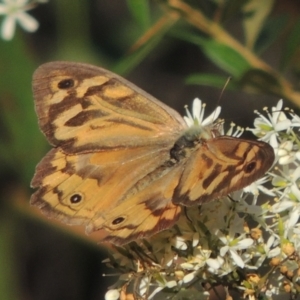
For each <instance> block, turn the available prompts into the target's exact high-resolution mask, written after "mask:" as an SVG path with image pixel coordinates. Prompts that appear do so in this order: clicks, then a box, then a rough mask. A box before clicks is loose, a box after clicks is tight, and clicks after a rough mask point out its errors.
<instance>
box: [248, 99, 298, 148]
mask: <svg viewBox="0 0 300 300" xmlns="http://www.w3.org/2000/svg"><path fill="white" fill-rule="evenodd" d="M282 103H283V102H282V100H279V101H278V103H277V106H276V107H272V113H270V112H269V111H268V110H267V109H265V111H266V113H267V117H265V116H264V115H263V114H260V113H259V112H257V111H256V113H257V114H258V116H259V117H258V118H256V119H255V120H254V127H255V128H253V129H250V128H248V129H247V130H249V131H252V133H253V134H254V135H256V136H258V137H260V139H261V140H262V141H265V142H270V144H271V145H272V146H273V148H277V146H278V141H277V136H278V132H280V131H285V130H287V129H289V128H290V126H291V124H292V122H291V120H289V119H288V118H287V117H286V114H285V113H284V112H283V111H281V109H282Z"/></svg>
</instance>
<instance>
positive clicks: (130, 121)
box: [31, 62, 274, 245]
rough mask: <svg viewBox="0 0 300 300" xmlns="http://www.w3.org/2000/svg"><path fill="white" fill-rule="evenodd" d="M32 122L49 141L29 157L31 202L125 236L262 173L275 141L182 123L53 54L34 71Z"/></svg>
mask: <svg viewBox="0 0 300 300" xmlns="http://www.w3.org/2000/svg"><path fill="white" fill-rule="evenodd" d="M33 94H34V99H35V109H36V113H37V115H38V121H39V126H40V128H41V130H42V132H43V133H44V135H45V136H46V138H47V139H48V141H49V142H50V144H51V145H52V146H53V148H52V149H51V150H50V151H49V152H48V154H47V155H46V156H45V157H44V158H43V159H42V160H41V162H40V163H39V164H38V165H37V167H36V172H35V175H34V178H33V179H32V183H31V186H32V187H33V188H37V190H36V191H35V192H34V194H33V195H32V197H31V204H33V205H35V206H37V207H39V208H40V209H41V210H42V212H43V213H44V214H45V215H47V216H48V217H51V218H56V219H59V220H61V221H62V222H65V223H67V224H70V225H84V226H85V227H86V232H87V233H91V232H93V231H96V230H100V229H104V230H105V231H106V232H107V237H106V238H104V240H103V241H107V242H111V243H113V244H116V245H124V244H126V243H129V242H131V241H134V240H137V239H140V238H145V237H149V236H152V235H154V234H155V233H157V232H159V231H162V230H164V229H167V228H170V227H171V226H172V225H174V224H175V223H176V221H177V220H178V219H179V216H180V214H181V211H182V209H183V207H184V206H197V205H201V204H202V203H205V202H208V201H211V200H214V199H216V198H220V197H222V196H226V195H227V194H229V193H231V192H233V191H236V190H239V189H242V188H243V187H245V186H247V185H249V184H250V183H252V182H253V181H255V180H257V179H258V178H260V177H262V176H263V175H264V174H265V173H266V172H267V170H268V169H269V168H270V167H271V165H272V163H273V161H274V151H273V148H272V147H271V146H270V145H269V144H267V143H265V142H262V141H252V140H246V139H241V138H236V137H231V136H225V135H221V134H220V130H218V128H217V126H216V125H214V124H211V125H208V126H200V125H194V126H192V127H188V126H187V124H186V123H185V121H184V119H183V118H182V117H181V116H180V115H179V114H178V113H177V112H176V111H174V110H173V109H172V108H170V107H169V106H167V105H165V104H164V103H162V102H160V101H158V100H157V99H155V98H154V97H152V96H150V95H149V94H147V93H146V92H144V91H142V90H141V89H139V88H138V87H136V86H135V85H133V84H132V83H130V82H128V81H126V80H125V79H123V78H122V77H119V76H118V75H116V74H114V73H111V72H109V71H107V70H105V69H102V68H98V67H95V66H92V65H87V64H81V63H74V62H50V63H46V64H44V65H42V66H40V67H39V68H38V69H37V70H36V71H35V73H34V75H33Z"/></svg>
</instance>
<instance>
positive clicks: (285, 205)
mask: <svg viewBox="0 0 300 300" xmlns="http://www.w3.org/2000/svg"><path fill="white" fill-rule="evenodd" d="M293 206H294V202H293V201H288V200H284V201H280V202H279V203H275V204H274V205H273V206H272V208H271V210H272V212H274V213H280V212H282V211H284V210H287V209H289V208H291V207H293Z"/></svg>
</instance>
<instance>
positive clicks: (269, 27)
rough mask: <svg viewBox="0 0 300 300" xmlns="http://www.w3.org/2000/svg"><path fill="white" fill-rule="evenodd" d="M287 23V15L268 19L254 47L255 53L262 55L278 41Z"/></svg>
mask: <svg viewBox="0 0 300 300" xmlns="http://www.w3.org/2000/svg"><path fill="white" fill-rule="evenodd" d="M287 22H288V18H287V16H286V15H281V16H278V17H274V18H270V19H268V20H267V21H266V23H265V26H264V27H263V29H262V30H261V32H260V34H259V36H258V38H257V41H256V44H255V46H254V51H255V53H262V52H263V51H264V50H265V49H267V48H268V47H269V46H270V45H271V44H272V43H273V42H274V41H275V40H276V39H278V37H279V35H280V33H281V32H282V31H283V29H284V27H285V25H286V23H287Z"/></svg>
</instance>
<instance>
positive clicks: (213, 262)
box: [206, 258, 221, 270]
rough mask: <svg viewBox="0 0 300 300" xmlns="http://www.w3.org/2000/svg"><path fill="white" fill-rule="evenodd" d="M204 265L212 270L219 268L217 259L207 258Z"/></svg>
mask: <svg viewBox="0 0 300 300" xmlns="http://www.w3.org/2000/svg"><path fill="white" fill-rule="evenodd" d="M206 263H207V265H208V266H209V267H211V268H212V269H214V270H218V269H219V268H220V266H221V265H220V262H219V261H218V260H217V259H214V258H209V259H207V260H206Z"/></svg>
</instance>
